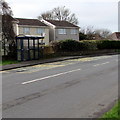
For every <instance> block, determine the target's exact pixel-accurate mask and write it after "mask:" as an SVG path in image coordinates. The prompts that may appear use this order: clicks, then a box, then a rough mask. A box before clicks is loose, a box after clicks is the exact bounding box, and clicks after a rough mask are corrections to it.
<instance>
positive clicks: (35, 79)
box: [21, 69, 81, 85]
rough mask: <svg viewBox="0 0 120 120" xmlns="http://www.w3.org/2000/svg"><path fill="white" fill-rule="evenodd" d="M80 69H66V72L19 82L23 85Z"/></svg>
mask: <svg viewBox="0 0 120 120" xmlns="http://www.w3.org/2000/svg"><path fill="white" fill-rule="evenodd" d="M80 70H81V69H76V70H71V71H67V72H63V73H59V74H55V75H50V76H47V77H43V78H39V79H35V80H30V81H27V82H23V83H21V84H22V85H25V84H29V83H33V82H37V81H42V80H45V79H48V78H53V77H57V76H60V75H65V74H68V73H72V72H77V71H80Z"/></svg>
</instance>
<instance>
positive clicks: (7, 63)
mask: <svg viewBox="0 0 120 120" xmlns="http://www.w3.org/2000/svg"><path fill="white" fill-rule="evenodd" d="M15 63H18V61H15V60H3V61H2V62H0V65H9V64H15Z"/></svg>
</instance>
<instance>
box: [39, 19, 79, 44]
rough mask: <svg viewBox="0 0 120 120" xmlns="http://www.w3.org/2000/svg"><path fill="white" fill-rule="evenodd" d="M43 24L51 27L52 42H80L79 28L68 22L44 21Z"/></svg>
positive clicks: (50, 36)
mask: <svg viewBox="0 0 120 120" xmlns="http://www.w3.org/2000/svg"><path fill="white" fill-rule="evenodd" d="M41 22H43V23H45V24H46V25H48V26H49V39H50V42H52V41H57V40H65V39H73V40H79V27H78V26H76V25H74V24H72V23H69V22H67V21H57V20H44V19H42V20H41Z"/></svg>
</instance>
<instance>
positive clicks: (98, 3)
mask: <svg viewBox="0 0 120 120" xmlns="http://www.w3.org/2000/svg"><path fill="white" fill-rule="evenodd" d="M6 1H7V2H8V3H9V6H10V7H11V8H12V10H13V14H14V17H18V18H37V16H39V15H40V14H41V13H42V12H45V11H48V10H51V9H53V8H54V7H58V6H66V8H69V9H70V10H71V12H72V13H75V14H76V16H77V18H78V19H79V26H80V27H82V28H86V27H87V26H94V28H106V29H109V30H111V31H112V32H115V31H118V1H119V0H6Z"/></svg>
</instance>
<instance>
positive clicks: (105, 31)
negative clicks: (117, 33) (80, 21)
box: [95, 29, 111, 39]
mask: <svg viewBox="0 0 120 120" xmlns="http://www.w3.org/2000/svg"><path fill="white" fill-rule="evenodd" d="M95 34H98V35H100V36H101V38H102V39H107V38H108V36H109V35H110V34H111V31H110V30H108V29H97V30H95Z"/></svg>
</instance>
